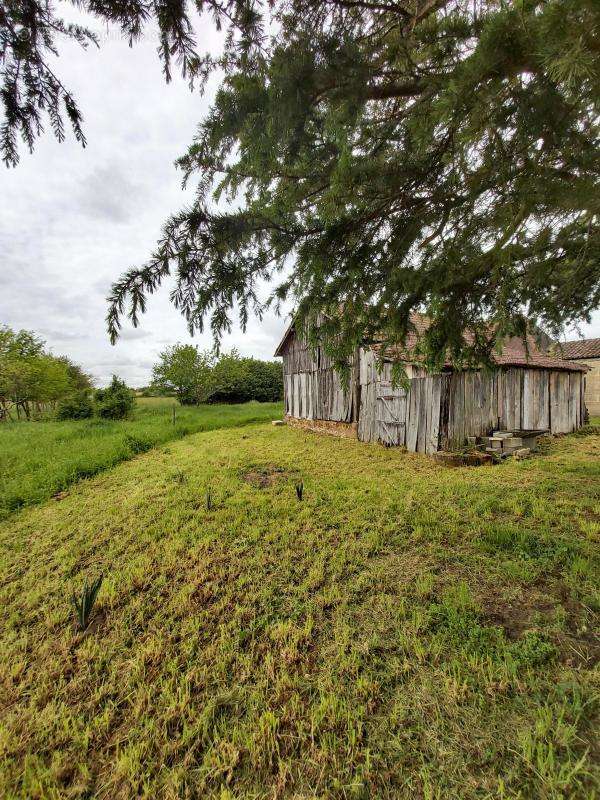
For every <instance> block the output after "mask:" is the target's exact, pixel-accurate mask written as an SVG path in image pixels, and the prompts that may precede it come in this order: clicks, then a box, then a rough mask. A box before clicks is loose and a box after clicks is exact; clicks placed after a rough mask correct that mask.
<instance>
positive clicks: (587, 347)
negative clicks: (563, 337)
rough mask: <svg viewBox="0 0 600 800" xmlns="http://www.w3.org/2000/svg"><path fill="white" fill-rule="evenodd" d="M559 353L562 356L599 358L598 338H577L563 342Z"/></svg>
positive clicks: (599, 340) (599, 346) (599, 345)
mask: <svg viewBox="0 0 600 800" xmlns="http://www.w3.org/2000/svg"><path fill="white" fill-rule="evenodd" d="M560 353H561V354H562V355H563V357H564V358H600V339H578V340H577V341H575V342H563V343H562V344H561V345H560Z"/></svg>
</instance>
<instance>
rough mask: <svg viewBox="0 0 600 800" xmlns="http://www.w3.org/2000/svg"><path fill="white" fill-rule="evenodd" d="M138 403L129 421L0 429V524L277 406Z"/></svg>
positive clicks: (268, 415) (269, 415)
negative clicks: (158, 450)
mask: <svg viewBox="0 0 600 800" xmlns="http://www.w3.org/2000/svg"><path fill="white" fill-rule="evenodd" d="M175 405H176V403H175V401H174V400H173V399H171V398H156V397H153V398H148V399H141V400H140V401H139V402H138V406H137V408H136V410H135V413H134V416H133V418H132V419H130V420H124V421H116V420H100V419H91V420H73V421H70V420H69V421H65V422H56V421H44V422H13V423H6V424H3V425H0V519H3V518H4V517H6V516H8V515H9V514H10V513H11V512H13V511H15V510H17V509H18V508H21V507H22V506H25V505H30V504H32V503H39V502H41V501H43V500H47V499H48V498H49V497H52V496H53V495H55V494H57V493H58V492H61V491H64V490H65V489H66V488H67V487H68V486H70V485H71V484H72V483H74V482H75V481H77V480H79V479H80V478H87V477H91V476H92V475H96V474H97V473H98V472H102V471H103V470H105V469H109V468H110V467H113V466H115V464H118V463H119V462H121V461H126V460H127V459H129V458H133V457H134V456H135V455H137V454H139V453H142V452H144V451H146V450H149V449H150V448H151V447H154V446H156V445H158V444H164V443H165V442H168V441H170V440H173V439H180V438H181V437H182V436H186V435H187V434H189V433H197V432H199V431H210V430H215V429H217V428H231V427H236V426H239V425H247V424H249V423H251V422H264V421H267V420H270V419H275V418H276V417H279V416H281V414H282V407H281V404H280V403H256V402H251V403H244V404H242V405H214V406H197V407H189V406H188V407H183V406H179V405H177V407H176V409H175V422H173V407H174V406H175Z"/></svg>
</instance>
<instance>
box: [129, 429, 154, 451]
mask: <svg viewBox="0 0 600 800" xmlns="http://www.w3.org/2000/svg"><path fill="white" fill-rule="evenodd" d="M125 444H126V446H127V448H128V449H129V450H130V451H131V452H132V453H134V454H135V455H138V454H139V453H147V452H148V450H151V449H152V447H153V444H152V442H151V441H149V440H148V439H143V438H141V437H139V436H131V435H130V434H127V436H126V437H125Z"/></svg>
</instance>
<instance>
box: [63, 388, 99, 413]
mask: <svg viewBox="0 0 600 800" xmlns="http://www.w3.org/2000/svg"><path fill="white" fill-rule="evenodd" d="M93 415H94V405H93V403H92V400H91V398H90V396H89V393H88V392H77V393H76V394H73V395H70V396H69V397H65V398H64V399H63V400H61V401H60V403H59V404H58V408H57V411H56V418H57V419H89V418H90V417H92V416H93Z"/></svg>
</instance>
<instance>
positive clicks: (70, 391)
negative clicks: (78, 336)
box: [0, 326, 92, 420]
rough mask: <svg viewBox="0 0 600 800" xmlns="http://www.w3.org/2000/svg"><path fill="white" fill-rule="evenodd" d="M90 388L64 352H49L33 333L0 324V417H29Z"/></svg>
mask: <svg viewBox="0 0 600 800" xmlns="http://www.w3.org/2000/svg"><path fill="white" fill-rule="evenodd" d="M91 389H92V379H91V377H90V375H88V374H87V373H86V372H84V371H83V369H82V368H81V367H80V366H78V365H77V364H74V363H73V362H72V361H71V360H70V359H69V358H67V357H66V356H55V355H52V353H50V352H49V351H48V350H47V349H46V343H45V342H44V341H43V340H42V339H41V338H40V337H39V336H37V335H36V334H35V333H33V332H32V331H24V330H22V331H13V330H11V329H10V328H9V327H7V326H2V327H0V420H10V419H14V418H16V419H22V418H24V419H31V417H32V415H35V414H40V413H42V412H43V411H46V410H47V409H48V408H51V409H55V408H56V406H57V403H59V401H60V400H62V399H63V398H65V397H68V396H72V395H75V394H77V393H81V392H87V393H90V391H91Z"/></svg>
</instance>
